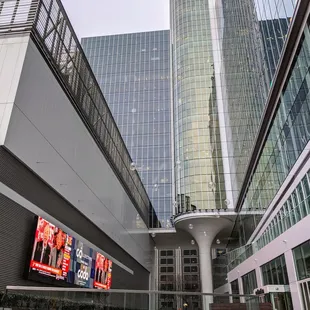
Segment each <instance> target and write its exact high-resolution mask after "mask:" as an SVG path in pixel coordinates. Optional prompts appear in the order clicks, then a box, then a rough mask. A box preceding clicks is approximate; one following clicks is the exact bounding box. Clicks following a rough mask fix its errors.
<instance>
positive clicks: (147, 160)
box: [82, 30, 173, 228]
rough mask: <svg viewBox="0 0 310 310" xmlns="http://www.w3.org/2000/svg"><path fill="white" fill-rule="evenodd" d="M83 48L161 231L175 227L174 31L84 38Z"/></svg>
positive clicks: (152, 220)
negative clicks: (173, 145)
mask: <svg viewBox="0 0 310 310" xmlns="http://www.w3.org/2000/svg"><path fill="white" fill-rule="evenodd" d="M82 45H83V48H84V51H85V53H86V55H87V58H88V60H89V62H90V65H91V66H92V68H93V70H94V73H95V75H96V78H97V81H98V83H99V85H100V87H101V89H102V91H103V93H104V94H105V98H106V100H107V102H108V104H109V107H110V109H111V111H112V114H113V117H114V118H115V121H116V123H117V125H118V128H119V130H120V132H121V135H122V137H123V139H124V141H125V143H126V146H127V148H128V150H129V152H130V155H131V157H132V160H133V167H132V168H133V169H136V170H137V171H138V173H139V175H140V178H141V181H142V182H143V184H144V186H145V188H146V190H147V193H148V196H149V197H150V199H151V203H152V205H153V208H154V210H155V211H156V214H157V217H158V219H159V222H160V224H159V226H160V227H163V228H167V227H171V216H172V207H173V198H172V196H173V195H172V182H173V175H172V142H171V141H172V139H171V130H172V122H171V92H170V31H169V30H163V31H153V32H142V33H132V34H121V35H111V36H103V37H94V38H84V39H82ZM151 222H156V221H154V219H151Z"/></svg>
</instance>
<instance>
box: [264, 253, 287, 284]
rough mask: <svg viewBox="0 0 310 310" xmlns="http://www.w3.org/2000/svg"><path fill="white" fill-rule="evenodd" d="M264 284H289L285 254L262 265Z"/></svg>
mask: <svg viewBox="0 0 310 310" xmlns="http://www.w3.org/2000/svg"><path fill="white" fill-rule="evenodd" d="M261 269H262V274H263V282H264V285H281V284H282V285H286V284H289V282H288V276H287V269H286V263H285V258H284V255H281V256H279V257H277V258H275V259H273V260H272V261H270V262H268V263H267V264H265V265H263V266H262V267H261Z"/></svg>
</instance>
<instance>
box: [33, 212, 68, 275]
mask: <svg viewBox="0 0 310 310" xmlns="http://www.w3.org/2000/svg"><path fill="white" fill-rule="evenodd" d="M71 250H72V237H71V236H69V235H68V234H66V233H65V232H64V231H62V230H61V229H59V228H58V227H56V226H55V225H53V224H51V223H49V222H48V221H46V220H44V219H43V218H41V217H39V219H38V224H37V229H36V233H35V244H34V247H33V252H32V257H31V261H30V271H31V272H33V273H37V274H40V275H42V276H43V277H51V278H54V279H56V280H59V281H67V277H68V272H69V268H70V259H71Z"/></svg>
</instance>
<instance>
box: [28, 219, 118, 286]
mask: <svg viewBox="0 0 310 310" xmlns="http://www.w3.org/2000/svg"><path fill="white" fill-rule="evenodd" d="M27 276H28V278H29V279H33V280H35V281H40V282H47V283H51V284H56V285H61V286H79V287H84V288H98V289H105V290H107V289H110V288H111V283H112V261H111V260H109V259H107V258H106V257H105V256H103V255H102V254H100V253H98V252H96V251H95V250H93V249H91V248H90V247H88V246H87V245H85V244H83V242H81V241H80V240H78V239H76V238H74V237H72V236H70V235H68V234H67V233H66V232H64V231H63V230H61V229H60V228H58V227H56V226H55V225H53V224H51V223H50V222H48V221H46V220H45V219H43V218H41V217H39V218H38V220H37V226H36V231H35V238H34V245H33V250H32V255H31V260H30V266H29V273H28V275H27Z"/></svg>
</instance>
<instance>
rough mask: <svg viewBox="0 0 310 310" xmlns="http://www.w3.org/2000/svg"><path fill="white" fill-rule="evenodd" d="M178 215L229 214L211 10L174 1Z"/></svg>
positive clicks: (190, 0) (195, 0)
mask: <svg viewBox="0 0 310 310" xmlns="http://www.w3.org/2000/svg"><path fill="white" fill-rule="evenodd" d="M171 15H172V16H171V30H172V44H173V45H172V57H173V94H174V121H175V158H176V167H175V171H176V193H177V202H178V210H177V212H184V211H190V210H195V209H218V208H226V207H227V206H226V204H225V199H226V196H225V182H224V175H223V163H222V150H221V140H220V128H219V117H218V107H217V101H216V89H215V69H214V59H213V46H212V39H211V24H210V13H209V7H208V4H207V2H206V1H205V0H182V1H174V0H172V1H171Z"/></svg>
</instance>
